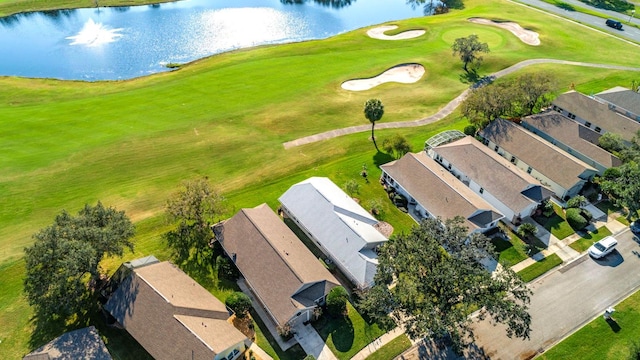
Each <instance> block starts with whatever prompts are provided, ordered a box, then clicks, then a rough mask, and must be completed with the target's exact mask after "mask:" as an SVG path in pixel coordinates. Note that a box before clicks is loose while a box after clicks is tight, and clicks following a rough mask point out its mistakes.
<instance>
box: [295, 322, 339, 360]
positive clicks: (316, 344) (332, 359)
mask: <svg viewBox="0 0 640 360" xmlns="http://www.w3.org/2000/svg"><path fill="white" fill-rule="evenodd" d="M294 331H295V333H294V335H293V336H294V338H295V339H296V340H297V341H298V344H300V346H302V349H303V350H304V352H306V353H307V355H313V356H314V357H315V358H316V359H317V360H337V358H336V356H335V355H334V354H333V353H332V352H331V349H329V347H328V346H327V344H325V342H324V340H322V338H321V337H320V335H318V332H317V331H316V329H314V328H313V326H311V325H303V324H301V323H298V324H296V326H295V327H294Z"/></svg>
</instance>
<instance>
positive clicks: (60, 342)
mask: <svg viewBox="0 0 640 360" xmlns="http://www.w3.org/2000/svg"><path fill="white" fill-rule="evenodd" d="M70 359H83V360H111V359H112V358H111V355H110V354H109V351H108V350H107V347H106V346H105V345H104V342H103V341H102V339H101V338H100V334H98V330H96V328H95V327H93V326H89V327H86V328H83V329H78V330H74V331H69V332H67V333H64V334H62V335H60V336H58V337H57V338H55V339H53V340H51V341H50V342H48V343H46V344H45V345H43V346H41V347H39V348H38V349H37V350H34V351H33V352H30V353H29V354H27V355H26V356H25V357H23V358H22V360H70Z"/></svg>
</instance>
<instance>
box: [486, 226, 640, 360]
mask: <svg viewBox="0 0 640 360" xmlns="http://www.w3.org/2000/svg"><path fill="white" fill-rule="evenodd" d="M616 238H617V239H618V241H619V244H618V251H617V252H615V253H612V254H610V255H608V256H607V257H606V258H605V259H604V260H594V259H592V258H590V257H589V256H588V255H584V256H582V257H580V258H578V259H577V260H576V261H574V262H572V263H570V264H569V265H566V266H564V267H562V268H560V269H559V270H557V271H554V272H552V273H551V274H549V275H548V276H545V277H543V278H542V279H540V280H538V281H535V282H534V283H533V284H531V287H532V289H533V291H534V295H533V297H532V299H531V307H530V314H531V317H532V333H531V340H530V341H522V340H515V339H509V338H507V337H506V335H505V333H504V330H503V328H501V327H493V326H492V325H490V324H489V323H488V321H484V322H482V323H480V324H478V326H477V330H476V334H477V336H478V341H477V344H478V345H479V346H480V347H482V348H483V350H484V351H485V353H486V354H487V355H489V356H490V357H491V359H504V360H507V359H508V360H512V359H528V358H530V357H531V356H533V355H535V354H536V353H539V352H541V351H544V350H546V349H548V348H550V347H551V346H553V345H554V344H555V343H557V342H559V341H561V340H562V339H563V338H564V337H565V336H567V335H568V334H570V333H571V332H573V331H575V330H577V329H579V328H580V327H582V326H583V325H584V324H585V323H587V322H589V321H591V320H592V319H593V318H594V317H599V316H600V315H602V313H603V311H604V309H606V308H607V307H609V306H611V305H614V304H616V303H618V302H619V301H621V300H622V299H623V298H625V297H626V296H628V295H629V294H631V293H633V292H634V291H636V290H637V289H638V288H640V253H638V251H640V245H639V244H638V243H637V242H636V241H640V240H637V238H635V240H634V237H633V235H632V234H631V232H630V231H629V230H628V228H627V229H626V230H625V231H623V232H622V233H621V234H619V235H617V236H616Z"/></svg>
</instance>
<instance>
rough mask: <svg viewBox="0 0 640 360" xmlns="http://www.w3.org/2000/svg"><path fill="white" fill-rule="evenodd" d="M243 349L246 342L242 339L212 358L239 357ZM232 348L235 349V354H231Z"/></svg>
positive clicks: (217, 359)
mask: <svg viewBox="0 0 640 360" xmlns="http://www.w3.org/2000/svg"><path fill="white" fill-rule="evenodd" d="M245 349H246V344H245V342H244V341H242V342H239V343H237V344H235V345H233V346H232V347H230V348H228V349H227V350H225V351H223V352H221V353H219V354H217V355H216V357H215V358H214V359H215V360H220V359H239V358H240V357H241V356H242V353H244V351H245ZM234 350H236V354H235V355H232V354H233V352H234Z"/></svg>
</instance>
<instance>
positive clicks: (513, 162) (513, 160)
mask: <svg viewBox="0 0 640 360" xmlns="http://www.w3.org/2000/svg"><path fill="white" fill-rule="evenodd" d="M516 162H517V160H516V157H515V156H511V163H512V164H515V163H516Z"/></svg>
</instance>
